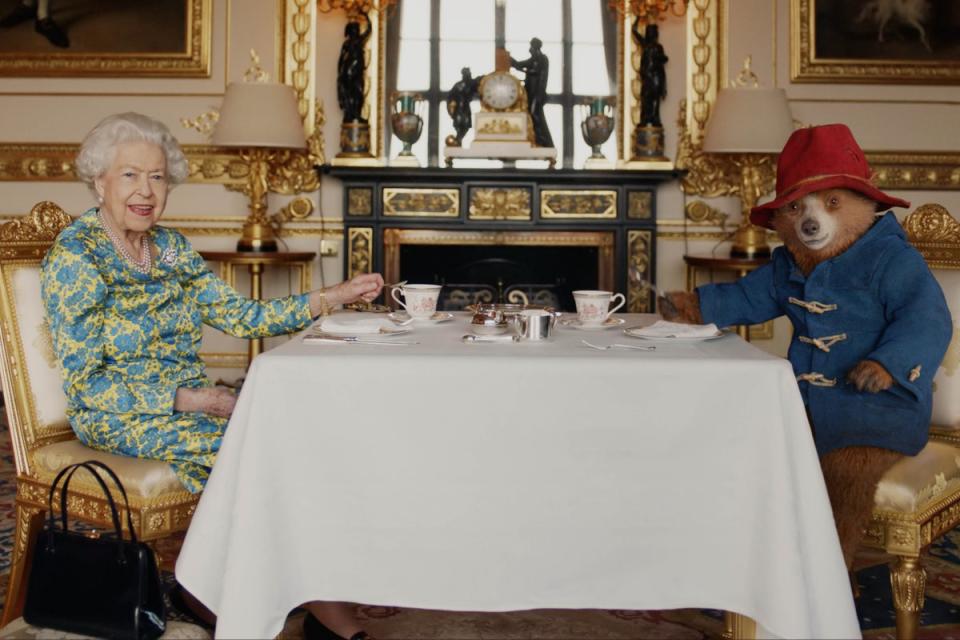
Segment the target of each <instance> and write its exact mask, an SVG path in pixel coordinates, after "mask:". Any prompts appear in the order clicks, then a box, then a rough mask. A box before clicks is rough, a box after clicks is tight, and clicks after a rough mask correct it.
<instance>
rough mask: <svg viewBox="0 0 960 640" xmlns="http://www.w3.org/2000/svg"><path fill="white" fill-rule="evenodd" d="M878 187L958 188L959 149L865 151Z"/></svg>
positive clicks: (959, 187) (959, 179) (959, 176)
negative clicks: (945, 151)
mask: <svg viewBox="0 0 960 640" xmlns="http://www.w3.org/2000/svg"><path fill="white" fill-rule="evenodd" d="M865 155H866V156H867V162H868V163H870V168H871V169H872V170H873V172H874V183H875V184H876V185H877V186H878V187H880V188H881V189H907V190H909V189H929V190H941V189H943V190H947V189H949V190H954V189H960V153H944V152H939V153H938V152H924V151H919V152H911V151H867V152H865Z"/></svg>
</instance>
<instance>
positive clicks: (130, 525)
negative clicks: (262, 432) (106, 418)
mask: <svg viewBox="0 0 960 640" xmlns="http://www.w3.org/2000/svg"><path fill="white" fill-rule="evenodd" d="M83 464H84V465H89V466H92V467H96V468H97V469H102V470H103V472H104V473H106V474H107V475H108V476H110V479H111V480H113V484H115V485H116V486H117V489H120V495H122V496H123V506H124V507H125V508H126V510H127V530H128V531H129V532H130V540H131V541H132V542H134V543H136V542H137V533H136V531H134V530H133V518H132V517H131V516H130V499H129V498H127V490H126V489H124V488H123V483H122V482H120V478H118V477H117V474H116V473H114V471H113V469H111V468H110V467H108V466H107V465H105V464H104V463H102V462H100V461H99V460H87V461H86V462H84V463H83ZM90 472H91V473H93V471H92V470H91V471H90ZM93 475H94V476H97V477H98V478H99V476H98V474H96V473H93ZM67 482H69V479H68V480H67ZM100 486H101V488H103V490H104V491H105V492H106V493H107V499H108V500H109V501H110V504H111V505H112V506H113V507H114V509H116V506H115V505H114V502H113V495H112V494H111V493H110V492H109V491H108V490H107V488H106V487H104V485H103V483H102V482H101V483H100ZM65 495H66V492H64V493H62V494H60V500H61V504H62V505H63V504H66V503H65V499H64V496H65ZM61 511H62V512H63V513H66V512H67V510H66V508H65V507H64V508H62V509H61ZM117 519H119V517H118V518H117ZM118 529H119V536H120V538H123V527H122V526H120V527H118Z"/></svg>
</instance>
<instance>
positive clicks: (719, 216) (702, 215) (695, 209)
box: [684, 200, 727, 227]
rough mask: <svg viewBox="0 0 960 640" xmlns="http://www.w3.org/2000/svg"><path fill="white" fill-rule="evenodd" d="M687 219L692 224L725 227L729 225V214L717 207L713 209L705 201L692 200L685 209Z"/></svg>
mask: <svg viewBox="0 0 960 640" xmlns="http://www.w3.org/2000/svg"><path fill="white" fill-rule="evenodd" d="M684 212H685V213H686V215H687V219H688V220H690V221H691V222H701V223H707V224H715V225H717V226H718V227H724V226H726V223H727V214H726V213H724V212H723V211H720V210H719V209H717V208H715V207H711V206H710V205H708V204H707V203H706V202H704V201H703V200H691V201H690V202H688V203H687V206H686V207H684Z"/></svg>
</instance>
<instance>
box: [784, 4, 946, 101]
mask: <svg viewBox="0 0 960 640" xmlns="http://www.w3.org/2000/svg"><path fill="white" fill-rule="evenodd" d="M790 40H791V47H790V71H791V80H793V81H794V82H831V83H843V84H848V83H856V82H861V83H891V84H900V83H903V84H907V83H920V84H960V2H957V1H956V0H864V1H863V2H837V1H836V0H790Z"/></svg>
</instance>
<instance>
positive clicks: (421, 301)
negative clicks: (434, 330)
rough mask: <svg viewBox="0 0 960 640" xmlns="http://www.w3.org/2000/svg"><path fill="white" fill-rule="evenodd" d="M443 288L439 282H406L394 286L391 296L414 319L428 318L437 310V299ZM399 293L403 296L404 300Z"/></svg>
mask: <svg viewBox="0 0 960 640" xmlns="http://www.w3.org/2000/svg"><path fill="white" fill-rule="evenodd" d="M442 288H443V287H442V285H439V284H405V285H403V286H402V287H396V288H394V289H393V290H392V291H391V292H390V297H392V298H393V299H394V301H396V303H397V304H399V305H400V306H401V307H403V308H404V309H405V310H406V312H407V313H408V314H410V317H411V318H413V319H414V320H426V319H428V318H430V317H431V316H432V315H433V314H434V313H436V312H437V300H438V299H439V298H440V289H442ZM397 294H399V295H401V296H403V300H401V299H400V298H398V297H397Z"/></svg>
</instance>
